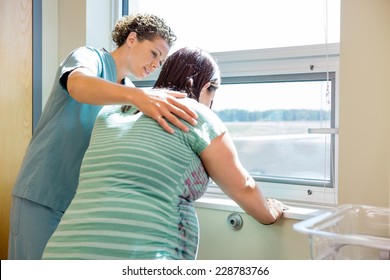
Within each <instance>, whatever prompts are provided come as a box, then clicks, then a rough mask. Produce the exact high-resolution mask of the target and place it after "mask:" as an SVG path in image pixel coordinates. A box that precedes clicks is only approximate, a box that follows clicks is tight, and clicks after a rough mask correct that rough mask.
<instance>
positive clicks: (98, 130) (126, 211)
mask: <svg viewBox="0 0 390 280" xmlns="http://www.w3.org/2000/svg"><path fill="white" fill-rule="evenodd" d="M185 102H186V104H187V105H189V106H191V107H192V108H193V110H195V111H196V112H197V114H198V116H199V119H198V124H197V125H196V126H195V127H191V126H189V125H188V126H189V127H190V132H188V133H185V132H182V131H181V130H179V129H176V130H175V133H174V134H169V133H167V132H165V131H164V130H163V129H162V128H161V127H160V126H159V125H158V124H157V123H156V122H155V121H154V120H153V119H151V118H149V117H147V116H145V115H143V114H142V113H138V114H136V115H134V114H133V111H134V110H133V111H130V112H128V113H122V112H121V111H120V107H119V106H106V107H104V108H103V109H102V110H101V112H100V113H99V115H98V117H97V120H96V123H95V126H94V129H93V133H92V137H91V142H90V145H89V148H88V149H87V152H86V154H85V157H84V159H83V162H82V165H81V170H80V179H79V186H78V189H77V193H76V196H75V198H74V199H73V201H72V203H71V205H70V206H69V208H68V209H67V211H66V212H65V214H64V216H63V218H62V220H61V222H60V224H59V226H58V228H57V230H56V231H55V233H54V234H53V236H52V237H51V239H50V240H49V242H48V244H47V246H46V249H45V252H44V255H43V258H44V259H195V258H196V254H197V248H198V219H197V216H196V213H195V209H194V207H193V201H194V200H196V199H198V198H199V197H200V196H202V195H203V193H204V192H205V190H206V188H207V184H208V180H209V178H208V175H207V173H206V171H205V170H204V168H203V165H202V163H201V161H200V158H199V154H200V153H201V152H202V151H203V150H204V149H205V148H206V147H207V146H208V145H209V144H210V142H211V141H212V140H213V139H214V138H215V137H217V136H218V135H220V134H221V133H223V132H224V131H226V128H225V126H224V125H223V123H222V122H221V120H220V119H219V118H218V117H217V116H216V115H215V114H214V113H213V112H212V111H211V110H210V109H209V108H207V107H206V106H204V105H202V104H199V103H198V102H196V101H195V100H192V99H186V100H185Z"/></svg>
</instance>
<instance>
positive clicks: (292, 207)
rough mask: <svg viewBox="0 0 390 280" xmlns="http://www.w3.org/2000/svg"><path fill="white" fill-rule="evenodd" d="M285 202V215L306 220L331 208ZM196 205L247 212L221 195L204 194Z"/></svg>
mask: <svg viewBox="0 0 390 280" xmlns="http://www.w3.org/2000/svg"><path fill="white" fill-rule="evenodd" d="M283 203H284V202H283ZM285 204H286V205H288V206H289V209H288V210H285V211H284V214H283V217H284V218H286V219H294V220H306V219H308V218H311V217H314V216H316V215H319V214H321V213H322V212H324V211H325V210H328V209H330V207H327V206H319V205H318V206H317V205H304V204H297V203H288V202H287V203H285ZM194 205H195V207H197V208H207V209H216V210H223V211H231V212H241V213H245V211H244V210H242V208H241V207H240V206H238V205H237V203H235V202H234V201H233V200H231V199H228V198H224V197H221V196H211V195H204V196H203V197H201V198H200V199H198V200H197V201H195V203H194Z"/></svg>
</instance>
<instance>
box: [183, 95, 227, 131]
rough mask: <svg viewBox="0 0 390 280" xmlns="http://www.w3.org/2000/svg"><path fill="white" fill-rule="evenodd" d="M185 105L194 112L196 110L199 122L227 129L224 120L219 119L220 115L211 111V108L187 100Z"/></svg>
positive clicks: (192, 100)
mask: <svg viewBox="0 0 390 280" xmlns="http://www.w3.org/2000/svg"><path fill="white" fill-rule="evenodd" d="M184 103H185V104H186V105H187V106H189V107H190V108H191V109H192V110H194V111H195V112H196V113H197V114H198V117H199V118H198V122H199V121H200V122H202V123H204V122H207V123H211V124H214V125H217V126H221V127H225V125H224V123H223V122H222V120H221V119H220V118H219V117H218V115H217V114H216V113H215V112H214V111H213V110H211V109H210V108H209V107H207V106H205V105H203V104H201V103H199V102H197V101H196V100H194V99H189V98H186V99H185V100H184Z"/></svg>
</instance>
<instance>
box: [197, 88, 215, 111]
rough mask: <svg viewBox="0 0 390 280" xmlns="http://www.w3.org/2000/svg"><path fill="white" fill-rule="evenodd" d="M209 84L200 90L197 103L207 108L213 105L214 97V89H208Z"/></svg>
mask: <svg viewBox="0 0 390 280" xmlns="http://www.w3.org/2000/svg"><path fill="white" fill-rule="evenodd" d="M210 85H211V84H210V82H208V83H207V84H206V85H205V86H204V87H203V88H202V90H201V92H200V95H199V103H202V104H203V105H206V106H207V107H209V108H211V105H213V100H214V95H215V91H216V90H215V89H214V88H213V89H210Z"/></svg>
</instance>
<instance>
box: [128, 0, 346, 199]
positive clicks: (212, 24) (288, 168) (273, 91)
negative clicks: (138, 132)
mask: <svg viewBox="0 0 390 280" xmlns="http://www.w3.org/2000/svg"><path fill="white" fill-rule="evenodd" d="M189 3H191V2H189V1H188V2H187V1H186V2H184V1H174V0H167V1H158V0H148V1H137V0H128V2H126V4H128V9H129V13H131V12H133V11H141V12H150V13H154V14H158V15H160V16H162V17H163V18H164V19H166V21H167V22H168V24H169V25H170V26H171V27H172V28H173V30H174V31H175V33H176V35H177V36H178V41H177V42H176V44H175V46H174V47H173V48H172V50H171V52H172V51H175V50H176V49H178V48H180V47H183V46H185V45H190V46H194V45H195V46H199V47H202V48H204V49H207V50H209V51H210V52H211V53H212V55H213V56H214V57H215V58H216V60H217V61H218V64H219V65H220V68H221V73H222V86H221V88H220V89H219V90H218V91H217V94H216V98H215V100H214V104H213V110H214V111H215V112H216V113H217V114H218V115H219V116H220V117H221V119H222V120H223V121H224V122H225V124H226V125H227V127H228V129H229V132H230V133H231V135H232V137H233V140H234V142H235V145H236V147H237V150H238V152H239V156H240V159H241V161H242V162H243V164H244V166H245V167H246V169H247V170H248V171H249V172H250V173H251V174H252V175H253V176H254V178H255V179H256V180H257V181H258V182H259V184H260V185H261V187H262V190H263V192H264V193H265V195H266V196H270V197H275V198H279V199H281V200H284V201H288V202H299V203H302V202H305V203H313V204H323V205H332V204H336V203H337V192H336V191H337V184H336V183H337V160H336V159H337V129H336V127H337V89H338V58H339V50H338V43H339V29H340V28H339V24H340V23H339V8H340V1H339V0H328V1H326V0H314V1H313V0H294V1H291V0H274V1H266V0H265V1H262V0H241V1H239V2H238V1H223V0H213V1H206V0H197V1H193V2H192V5H189ZM173 6H174V7H175V9H172V8H169V7H173ZM189 11H190V12H189ZM157 75H158V73H154V74H153V75H152V76H151V77H149V78H148V80H146V81H135V82H134V83H135V84H136V85H137V86H151V85H152V84H153V82H154V80H155V78H156V77H157ZM133 81H134V79H133ZM208 194H209V195H222V193H221V191H220V190H219V189H218V187H217V186H215V185H213V184H211V186H210V188H209V191H208Z"/></svg>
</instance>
